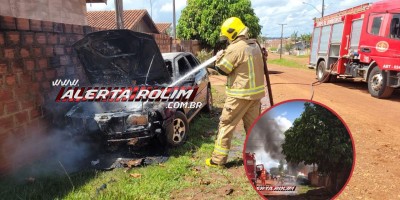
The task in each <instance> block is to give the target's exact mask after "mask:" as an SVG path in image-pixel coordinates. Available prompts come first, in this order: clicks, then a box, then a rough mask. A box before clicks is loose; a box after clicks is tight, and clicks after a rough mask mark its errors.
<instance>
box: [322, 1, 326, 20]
mask: <svg viewBox="0 0 400 200" xmlns="http://www.w3.org/2000/svg"><path fill="white" fill-rule="evenodd" d="M324 10H325V0H322V12H321V17H324Z"/></svg>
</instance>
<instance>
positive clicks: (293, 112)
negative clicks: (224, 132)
mask: <svg viewBox="0 0 400 200" xmlns="http://www.w3.org/2000/svg"><path fill="white" fill-rule="evenodd" d="M303 111H304V101H292V102H287V103H283V104H280V105H278V106H275V107H273V108H272V109H270V110H268V112H266V113H264V114H263V116H262V117H261V118H260V120H259V121H258V122H257V123H256V124H255V125H254V127H253V129H252V130H251V132H250V135H249V138H248V139H247V143H246V147H245V148H246V152H250V153H255V156H256V162H257V164H264V166H266V167H267V169H270V168H271V167H278V165H279V160H280V159H284V156H283V155H282V154H281V151H282V147H281V145H282V142H283V141H284V139H285V136H284V132H285V131H286V130H288V129H289V128H290V127H292V125H293V122H294V120H295V119H296V118H299V117H300V115H301V113H303Z"/></svg>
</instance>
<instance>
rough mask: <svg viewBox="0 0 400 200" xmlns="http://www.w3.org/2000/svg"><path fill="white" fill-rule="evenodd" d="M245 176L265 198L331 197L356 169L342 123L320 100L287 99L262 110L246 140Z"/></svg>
mask: <svg viewBox="0 0 400 200" xmlns="http://www.w3.org/2000/svg"><path fill="white" fill-rule="evenodd" d="M243 160H244V166H245V170H246V175H247V177H248V179H249V181H250V183H251V184H252V185H253V187H254V189H255V190H257V192H258V193H259V194H260V195H261V196H262V197H263V198H265V199H269V200H274V199H316V200H319V199H321V200H322V199H324V200H325V199H333V198H335V197H336V196H337V195H339V194H340V192H341V191H342V190H343V189H344V187H345V185H346V184H347V182H348V181H349V179H350V177H351V174H352V172H353V168H354V162H355V149H354V142H353V140H352V137H351V133H350V131H349V129H348V127H347V126H346V124H345V123H344V121H343V120H342V119H341V118H340V117H339V116H338V115H337V114H336V113H335V112H334V111H333V110H332V109H330V108H328V107H326V106H325V105H322V104H320V103H318V102H314V101H308V100H291V101H285V102H282V103H280V104H277V105H275V106H273V107H271V108H270V109H268V110H266V111H265V112H264V113H263V114H262V115H260V117H259V118H258V119H257V120H256V121H255V122H254V124H253V127H252V128H251V130H250V132H249V134H248V136H247V138H246V142H245V146H244V149H243Z"/></svg>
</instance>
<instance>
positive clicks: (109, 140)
mask: <svg viewBox="0 0 400 200" xmlns="http://www.w3.org/2000/svg"><path fill="white" fill-rule="evenodd" d="M74 48H75V50H76V52H77V54H78V57H79V60H80V61H81V63H82V66H83V67H84V70H85V74H86V76H87V78H88V81H89V82H90V84H91V87H122V86H125V87H126V86H146V87H147V86H155V87H168V86H169V85H170V84H171V83H172V82H173V81H174V80H177V79H178V78H179V77H181V76H182V75H184V74H185V73H186V72H188V71H190V70H191V69H192V68H193V67H194V66H196V65H198V64H199V61H198V60H197V59H196V58H195V57H194V56H193V55H192V54H190V53H173V54H164V56H165V60H164V58H163V55H162V54H161V53H160V50H159V48H158V46H157V44H156V42H155V40H154V38H153V37H152V36H150V35H147V34H144V33H138V32H133V31H130V30H107V31H99V32H94V33H90V34H88V35H86V36H85V37H84V38H83V39H81V40H79V41H78V42H77V43H75V44H74ZM178 85H179V86H182V85H184V86H192V87H196V88H198V89H197V93H196V96H195V97H194V100H193V102H201V105H202V106H200V107H197V108H180V107H178V108H170V107H169V106H168V105H167V104H168V103H169V102H163V101H132V102H80V103H79V104H77V105H75V106H74V107H72V108H71V109H70V110H69V111H68V112H67V114H66V119H67V122H68V124H69V126H70V128H69V130H70V132H71V133H72V134H73V135H76V134H77V135H82V134H89V135H96V136H101V138H102V139H103V141H105V143H106V144H107V145H108V146H114V144H118V145H120V144H128V145H134V146H141V145H143V144H147V143H148V141H150V140H149V139H152V138H158V139H159V140H160V141H162V142H163V143H164V144H168V145H170V146H179V145H181V144H183V143H184V142H185V140H186V138H187V135H188V130H189V122H190V121H191V120H192V119H193V117H194V116H195V115H196V114H197V113H198V112H199V111H200V110H201V109H203V110H208V111H210V110H211V108H212V97H211V85H210V82H209V79H208V74H207V72H206V70H200V71H199V72H197V73H195V74H194V75H193V76H189V77H188V78H187V79H185V80H184V81H182V82H181V83H178Z"/></svg>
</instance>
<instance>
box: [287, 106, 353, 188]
mask: <svg viewBox="0 0 400 200" xmlns="http://www.w3.org/2000/svg"><path fill="white" fill-rule="evenodd" d="M284 134H285V140H284V143H283V144H282V153H283V154H284V155H285V159H286V161H287V162H288V163H295V164H299V163H304V164H306V165H313V166H315V167H316V168H317V170H316V172H314V173H312V174H311V177H309V179H311V182H312V183H314V184H318V185H321V186H325V187H326V189H327V190H328V191H330V192H331V193H333V194H336V193H337V192H339V191H340V190H341V189H342V187H343V186H344V185H345V183H346V181H347V179H348V177H349V175H350V172H351V169H352V164H353V147H352V142H351V138H350V134H349V132H348V131H347V129H346V127H345V125H344V124H343V123H342V121H341V120H340V119H339V118H338V117H337V116H336V115H335V114H333V113H332V112H331V111H329V110H328V109H326V108H324V107H322V106H320V105H318V104H313V103H310V102H305V103H304V111H303V112H302V114H301V115H300V117H299V118H297V119H295V121H294V123H293V126H292V127H291V128H289V129H288V130H287V131H285V133H284Z"/></svg>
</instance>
